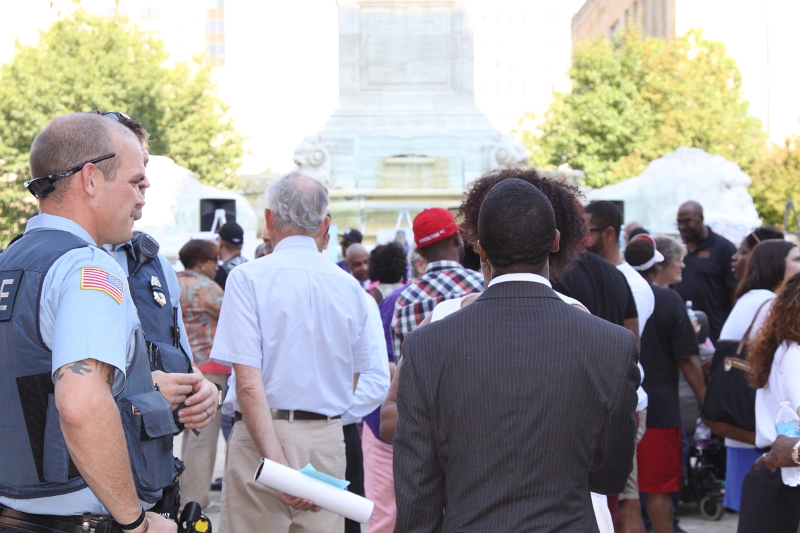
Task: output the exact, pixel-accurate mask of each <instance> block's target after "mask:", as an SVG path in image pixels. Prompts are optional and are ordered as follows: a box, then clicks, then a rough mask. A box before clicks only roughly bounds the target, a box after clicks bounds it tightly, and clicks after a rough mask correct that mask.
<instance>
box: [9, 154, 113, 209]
mask: <svg viewBox="0 0 800 533" xmlns="http://www.w3.org/2000/svg"><path fill="white" fill-rule="evenodd" d="M115 155H117V154H106V155H104V156H101V157H98V158H97V159H90V160H89V161H86V162H84V163H81V164H80V165H75V166H74V167H71V168H68V169H67V170H64V171H63V172H56V173H55V174H48V175H47V176H40V177H38V178H33V179H32V180H28V181H26V182H25V183H23V185H25V188H26V189H28V190H29V191H30V192H31V194H32V195H34V196H35V197H36V198H44V197H45V196H47V195H48V194H50V193H51V192H53V191H55V190H56V188H55V187H54V186H53V184H54V183H55V182H57V181H58V180H61V179H64V178H68V177H70V176H72V175H73V174H75V173H76V172H80V171H81V169H82V168H83V167H85V166H86V165H88V164H89V163H92V164H96V163H99V162H100V161H105V160H106V159H111V158H112V157H114V156H115Z"/></svg>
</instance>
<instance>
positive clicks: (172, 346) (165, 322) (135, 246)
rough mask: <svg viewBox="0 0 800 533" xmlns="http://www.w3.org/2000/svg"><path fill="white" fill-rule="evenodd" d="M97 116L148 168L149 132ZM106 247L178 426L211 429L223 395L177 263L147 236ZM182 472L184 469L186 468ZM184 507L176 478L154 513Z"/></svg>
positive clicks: (173, 513)
mask: <svg viewBox="0 0 800 533" xmlns="http://www.w3.org/2000/svg"><path fill="white" fill-rule="evenodd" d="M93 113H96V114H98V115H101V116H104V117H106V118H108V119H111V120H114V121H116V122H119V123H120V124H122V125H123V126H125V127H126V128H128V129H129V130H130V131H131V132H132V133H133V134H134V135H135V136H136V138H137V140H138V141H139V143H140V145H141V148H142V155H143V163H144V166H145V167H147V163H148V162H149V160H150V154H149V153H148V151H147V141H148V138H149V134H148V133H147V130H145V129H144V127H143V126H142V125H141V124H140V123H139V122H137V121H135V120H133V119H131V118H130V117H129V116H128V115H126V114H125V113H122V112H114V111H112V112H109V111H94V112H93ZM146 186H149V181H148V180H146V179H145V181H143V182H142V184H140V189H141V191H142V196H144V192H145V191H144V190H145V187H146ZM141 217H142V209H141V208H139V209H138V210H137V211H136V212H135V213H134V217H133V218H134V220H139V219H140V218H141ZM148 246H149V249H148V248H147V247H148ZM106 249H107V250H109V251H110V252H111V254H112V255H113V257H114V259H115V260H116V261H117V263H118V264H119V265H120V267H121V268H122V270H123V272H124V273H125V275H126V276H127V277H128V282H129V285H130V288H131V296H132V297H133V300H134V303H135V305H136V308H137V311H138V312H139V320H140V321H141V327H142V332H143V333H144V337H145V343H146V346H147V349H148V359H149V361H150V370H151V371H152V375H153V382H154V383H155V384H156V388H157V390H159V391H160V392H161V393H162V394H163V395H164V397H165V398H167V400H169V402H170V403H171V404H172V408H173V410H174V414H175V418H176V421H177V422H178V423H179V424H185V425H186V427H188V428H189V429H194V430H197V429H200V428H203V427H205V426H207V425H208V424H209V423H210V422H211V420H212V419H213V418H214V416H215V414H216V411H217V409H218V408H219V407H220V406H221V405H222V391H221V390H220V389H218V388H217V387H216V386H215V385H214V383H212V382H211V381H209V380H208V379H205V378H204V377H203V374H202V373H201V372H200V371H199V370H197V369H196V368H195V367H194V365H193V362H192V355H191V354H192V352H191V348H190V347H189V340H188V338H187V336H186V331H185V329H184V327H183V318H182V315H181V307H180V289H179V287H178V278H177V277H176V276H175V271H174V270H173V268H172V265H171V264H170V263H169V261H168V260H167V258H166V257H164V255H163V254H162V253H160V252H158V243H156V241H155V240H154V239H152V238H151V237H149V236H148V235H136V236H135V237H134V238H133V240H132V241H131V240H129V241H128V242H126V243H123V244H117V245H107V246H106ZM179 468H180V469H182V464H180V466H179ZM206 489H208V487H206ZM207 498H208V496H207V495H206V498H205V499H206V500H207ZM200 499H202V498H200ZM201 503H202V502H201ZM205 503H207V502H205ZM180 504H181V498H180V486H179V484H178V480H175V483H173V484H171V485H170V486H169V487H168V488H166V489H165V490H164V497H163V498H162V499H161V501H159V503H158V504H157V505H156V508H155V510H157V511H158V512H159V513H160V514H162V515H163V516H167V517H168V518H171V519H173V520H177V518H178V517H177V514H178V509H179V507H180Z"/></svg>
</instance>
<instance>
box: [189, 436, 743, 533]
mask: <svg viewBox="0 0 800 533" xmlns="http://www.w3.org/2000/svg"><path fill="white" fill-rule="evenodd" d="M180 443H181V438H180V437H178V438H177V439H175V452H176V454H177V455H180V449H181V445H180ZM224 461H225V441H224V440H223V439H222V436H220V439H219V443H218V445H217V462H216V465H215V466H214V478H215V479H216V478H217V477H219V476H221V475H222V471H223V464H224ZM219 500H220V493H219V492H214V491H212V492H211V501H212V502H217V503H218V502H219ZM208 518H209V519H210V520H211V523H212V525H213V526H215V527H216V526H217V525H218V524H219V512H218V511H217V512H213V513H208ZM678 518H679V519H680V526H681V528H683V529H684V530H685V531H687V532H688V533H736V527H737V525H738V523H739V516H738V515H737V514H736V513H725V515H724V516H723V517H722V519H721V520H719V521H716V522H710V521H708V520H706V519H705V518H703V517H702V516H701V515H700V511H699V510H698V509H697V506H696V505H694V504H684V505H681V508H680V510H679V512H678Z"/></svg>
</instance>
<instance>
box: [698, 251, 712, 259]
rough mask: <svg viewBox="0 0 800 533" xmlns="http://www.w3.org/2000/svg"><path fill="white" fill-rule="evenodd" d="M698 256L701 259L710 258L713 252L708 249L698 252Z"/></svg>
mask: <svg viewBox="0 0 800 533" xmlns="http://www.w3.org/2000/svg"><path fill="white" fill-rule="evenodd" d="M697 257H699V258H700V259H709V258H710V257H711V252H709V251H708V250H703V251H702V252H700V253H698V254H697Z"/></svg>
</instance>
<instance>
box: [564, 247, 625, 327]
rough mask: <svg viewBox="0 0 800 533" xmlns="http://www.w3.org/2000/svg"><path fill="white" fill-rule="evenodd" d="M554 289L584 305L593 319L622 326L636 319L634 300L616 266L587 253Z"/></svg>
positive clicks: (623, 276)
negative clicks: (596, 318)
mask: <svg viewBox="0 0 800 533" xmlns="http://www.w3.org/2000/svg"><path fill="white" fill-rule="evenodd" d="M553 288H554V289H555V290H557V291H558V292H560V293H561V294H564V295H566V296H569V297H571V298H575V299H576V300H578V301H579V302H580V303H582V304H583V305H585V306H586V308H587V309H588V310H589V312H590V313H592V314H593V315H594V316H597V317H600V318H602V319H604V320H608V321H609V322H611V323H612V324H617V325H618V326H624V324H623V322H624V321H625V319H628V318H637V317H638V316H639V315H638V314H637V312H636V301H635V300H634V299H633V293H632V292H631V288H630V286H629V285H628V281H627V280H626V279H625V275H624V274H623V273H622V272H620V271H619V270H617V267H615V266H614V265H612V264H611V263H609V262H608V261H606V260H605V259H603V258H602V257H600V256H599V255H597V254H595V253H592V252H589V253H587V254H586V256H585V257H583V258H582V259H581V260H580V261H577V262H576V263H575V266H573V267H572V270H570V271H569V273H568V274H567V275H566V276H565V277H564V279H562V280H561V281H560V282H559V283H556V284H555V285H554V286H553Z"/></svg>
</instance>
